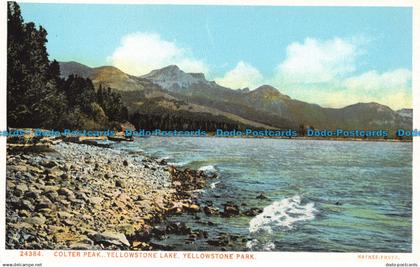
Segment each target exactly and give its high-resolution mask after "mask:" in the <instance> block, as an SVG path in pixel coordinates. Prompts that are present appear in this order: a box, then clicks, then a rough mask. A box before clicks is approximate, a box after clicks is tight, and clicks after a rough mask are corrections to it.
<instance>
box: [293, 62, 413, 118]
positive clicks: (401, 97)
mask: <svg viewBox="0 0 420 267" xmlns="http://www.w3.org/2000/svg"><path fill="white" fill-rule="evenodd" d="M287 90H288V91H289V92H290V93H291V95H292V96H293V97H295V98H298V99H301V100H304V101H308V102H313V103H317V104H320V105H321V106H325V107H335V108H340V107H343V106H347V105H351V104H354V103H359V102H363V103H368V102H377V103H380V104H383V105H387V106H389V107H391V108H392V109H394V110H396V109H401V108H409V107H412V93H411V71H409V70H407V69H396V70H392V71H388V72H383V73H380V72H378V71H375V70H372V71H368V72H365V73H362V74H360V75H357V76H352V77H348V78H345V79H342V80H338V81H337V82H334V83H327V84H323V85H322V86H319V87H317V86H315V87H311V88H305V87H299V85H294V86H289V87H287Z"/></svg>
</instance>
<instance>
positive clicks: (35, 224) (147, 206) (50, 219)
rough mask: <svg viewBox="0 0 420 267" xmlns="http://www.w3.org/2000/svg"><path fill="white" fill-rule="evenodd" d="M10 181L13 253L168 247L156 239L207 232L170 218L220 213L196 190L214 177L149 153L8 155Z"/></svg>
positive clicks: (65, 146) (63, 147)
mask: <svg viewBox="0 0 420 267" xmlns="http://www.w3.org/2000/svg"><path fill="white" fill-rule="evenodd" d="M6 177H7V179H6V199H7V200H6V248H7V249H90V250H96V249H100V250H104V249H120V250H157V249H168V248H165V247H162V246H161V245H159V244H155V243H154V242H153V240H154V239H155V238H157V239H159V238H160V237H161V236H162V235H168V234H186V235H189V236H192V237H193V238H207V233H206V232H204V231H200V230H192V229H189V228H188V227H187V226H186V225H185V224H183V223H166V224H165V223H164V222H165V217H166V216H169V215H171V214H178V213H183V212H185V213H192V214H194V213H196V212H201V211H204V212H205V213H206V214H211V213H212V212H216V211H215V210H212V208H211V207H204V208H202V207H200V206H199V204H198V202H197V196H196V193H195V192H196V191H197V190H199V189H202V188H204V187H206V186H207V185H208V181H210V180H211V179H212V177H213V176H212V175H209V174H206V173H205V172H203V171H196V170H190V169H184V170H181V169H177V168H175V167H173V166H170V165H167V164H166V162H165V161H163V160H160V161H159V160H156V159H152V158H150V157H147V156H145V155H143V154H142V153H131V154H127V153H124V152H121V151H119V150H115V149H112V148H101V147H97V146H91V145H86V144H76V143H71V142H57V143H54V144H52V145H51V150H49V151H48V152H39V151H38V152H27V151H26V152H25V151H14V150H8V154H7V166H6ZM228 209H229V208H228ZM227 212H229V211H227ZM234 212H236V211H234ZM162 223H164V224H163V225H164V227H163V228H162Z"/></svg>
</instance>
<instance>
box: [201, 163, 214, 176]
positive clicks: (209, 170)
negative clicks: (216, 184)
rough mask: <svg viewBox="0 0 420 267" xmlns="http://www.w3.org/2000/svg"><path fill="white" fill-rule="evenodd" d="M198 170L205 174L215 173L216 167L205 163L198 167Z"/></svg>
mask: <svg viewBox="0 0 420 267" xmlns="http://www.w3.org/2000/svg"><path fill="white" fill-rule="evenodd" d="M198 170H199V171H203V172H204V173H206V174H214V173H217V169H216V167H214V166H213V165H205V166H202V167H200V168H199V169H198Z"/></svg>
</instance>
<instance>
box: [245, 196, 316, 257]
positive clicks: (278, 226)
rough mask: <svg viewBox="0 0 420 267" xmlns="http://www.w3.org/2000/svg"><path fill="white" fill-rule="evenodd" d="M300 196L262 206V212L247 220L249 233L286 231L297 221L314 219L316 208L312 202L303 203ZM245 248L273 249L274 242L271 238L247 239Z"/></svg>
mask: <svg viewBox="0 0 420 267" xmlns="http://www.w3.org/2000/svg"><path fill="white" fill-rule="evenodd" d="M301 202H302V200H301V197H300V196H297V195H296V196H294V197H290V198H285V199H282V200H280V201H275V202H273V203H271V204H270V205H268V206H267V207H265V208H264V210H263V212H262V213H260V214H258V215H257V216H255V217H254V218H252V219H251V221H250V222H249V232H250V233H251V234H259V233H268V234H271V233H273V231H275V230H278V231H287V230H291V229H293V227H294V226H295V225H296V223H297V222H300V221H308V220H313V219H315V213H316V211H317V210H316V209H315V207H314V203H312V202H311V203H307V204H305V205H303V204H302V203H301ZM246 246H247V248H249V249H254V248H257V247H259V248H260V249H262V250H267V251H270V250H273V249H275V247H276V246H275V244H274V243H273V242H272V241H271V240H267V241H264V242H260V241H258V240H257V239H253V240H251V241H248V242H247V244H246Z"/></svg>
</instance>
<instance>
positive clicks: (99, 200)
mask: <svg viewBox="0 0 420 267" xmlns="http://www.w3.org/2000/svg"><path fill="white" fill-rule="evenodd" d="M103 200H104V199H103V198H102V197H91V198H90V199H89V201H90V202H91V203H92V204H94V205H99V204H101V203H102V201H103Z"/></svg>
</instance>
